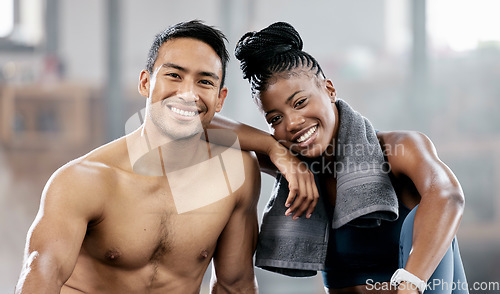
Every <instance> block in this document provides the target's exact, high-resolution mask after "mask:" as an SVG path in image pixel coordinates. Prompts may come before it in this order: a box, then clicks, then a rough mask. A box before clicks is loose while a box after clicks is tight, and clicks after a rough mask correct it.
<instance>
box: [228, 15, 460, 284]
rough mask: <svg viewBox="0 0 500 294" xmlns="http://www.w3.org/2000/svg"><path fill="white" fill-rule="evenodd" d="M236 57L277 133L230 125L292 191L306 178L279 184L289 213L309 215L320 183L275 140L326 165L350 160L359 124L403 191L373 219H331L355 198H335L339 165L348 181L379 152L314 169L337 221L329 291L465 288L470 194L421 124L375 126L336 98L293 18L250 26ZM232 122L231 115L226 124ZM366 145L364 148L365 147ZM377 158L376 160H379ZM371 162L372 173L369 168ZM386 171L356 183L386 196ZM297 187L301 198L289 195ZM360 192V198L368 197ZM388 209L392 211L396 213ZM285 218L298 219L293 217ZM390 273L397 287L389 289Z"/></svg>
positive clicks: (331, 236) (326, 273) (328, 265)
mask: <svg viewBox="0 0 500 294" xmlns="http://www.w3.org/2000/svg"><path fill="white" fill-rule="evenodd" d="M236 57H237V58H238V60H240V62H241V69H242V70H243V75H244V78H246V79H248V80H249V82H250V84H251V88H252V96H253V98H254V99H255V101H256V102H257V104H258V106H259V108H260V109H261V110H262V112H263V113H264V115H265V118H266V120H267V122H268V123H269V125H270V129H271V133H272V136H273V137H274V139H275V140H276V141H273V140H270V136H266V135H263V134H262V132H259V131H257V130H255V129H252V128H250V127H246V126H242V125H233V126H232V128H233V129H234V130H236V132H237V133H238V135H239V138H240V143H241V146H242V148H244V149H250V150H255V151H258V152H262V153H266V154H268V155H269V158H270V159H271V160H272V163H273V164H274V165H273V164H267V165H266V167H267V169H268V171H269V172H270V173H273V172H276V171H277V168H279V169H280V170H282V171H284V173H285V176H286V178H287V179H292V180H293V181H294V183H293V185H292V186H293V188H294V189H296V187H299V186H300V188H297V189H301V191H300V193H298V192H297V191H293V193H292V192H289V191H288V190H287V185H277V186H276V189H275V190H277V191H278V192H277V193H275V194H280V193H281V192H280V191H282V193H281V194H287V195H288V199H287V202H286V203H287V205H286V206H287V207H288V206H290V204H291V207H289V208H288V209H287V210H286V215H290V214H291V213H294V219H298V218H299V217H300V216H301V215H302V214H303V213H304V212H305V213H306V219H304V218H299V221H302V222H307V221H310V220H308V219H307V218H310V217H311V212H312V209H311V208H310V207H313V206H315V204H316V201H317V199H315V197H314V195H317V194H318V192H317V191H316V190H314V189H315V187H314V185H312V186H311V185H308V184H307V180H303V179H304V178H306V179H307V175H305V176H304V173H303V171H301V172H302V174H301V175H300V174H299V176H297V177H294V176H293V175H292V174H294V173H293V172H292V169H293V168H295V170H299V169H297V167H296V166H294V163H293V160H295V159H291V158H290V157H289V155H287V154H284V153H282V150H281V149H280V147H279V146H277V145H279V144H277V143H276V142H279V143H281V144H282V145H284V146H285V147H287V148H288V149H290V150H291V151H292V152H294V153H296V155H298V156H299V157H300V158H301V159H303V160H305V161H307V162H308V166H309V167H310V168H311V167H312V166H313V165H314V163H318V162H319V163H320V164H321V166H322V167H323V168H324V167H325V166H327V165H328V166H331V165H329V164H335V163H340V162H341V161H342V160H343V161H344V162H343V163H345V161H346V156H345V153H349V152H346V151H345V147H346V146H347V147H349V146H350V147H351V148H352V147H353V146H358V145H356V144H357V142H358V141H352V142H351V141H349V140H350V138H353V137H356V136H358V135H357V134H358V133H360V132H361V133H362V134H361V135H362V136H360V138H361V141H362V142H363V143H362V144H365V143H366V142H368V144H369V143H370V140H371V142H372V144H373V138H375V141H376V140H377V139H378V141H380V144H378V143H375V144H377V148H376V149H379V150H380V152H382V154H383V156H382V157H381V158H382V161H384V157H385V160H386V163H388V166H389V167H390V170H385V171H386V174H387V175H388V177H389V179H390V181H391V183H392V186H393V187H394V190H395V192H396V195H397V196H396V197H397V199H396V202H395V203H394V201H393V202H392V204H388V205H387V206H386V208H387V209H382V211H370V213H375V214H376V213H378V212H381V213H382V214H386V216H385V217H382V218H380V219H375V220H376V222H375V223H376V225H366V224H367V223H363V222H364V221H366V220H369V221H372V220H374V219H373V218H370V217H371V216H369V217H368V218H364V217H366V216H367V215H370V213H368V214H367V215H363V213H362V212H361V213H357V215H360V216H361V217H357V218H352V217H351V218H349V217H347V221H344V222H343V221H342V219H343V218H340V219H337V220H336V219H335V216H336V214H337V213H339V214H342V211H341V212H337V211H336V209H337V208H338V207H343V206H342V205H348V206H349V205H351V202H353V201H354V200H352V199H351V198H349V197H351V196H349V195H351V194H350V193H347V198H345V199H343V200H342V201H339V199H337V195H338V194H339V193H340V192H341V191H340V189H344V188H345V186H339V185H338V183H337V181H341V177H344V174H342V173H343V172H344V173H345V176H346V177H344V178H342V179H344V181H345V179H346V178H347V177H348V176H349V173H351V172H353V171H354V173H356V172H358V174H359V170H358V169H357V167H359V166H361V164H362V163H363V160H365V158H370V162H371V160H372V159H373V157H366V156H371V153H372V150H371V149H370V152H366V150H364V154H365V155H362V157H361V158H358V161H357V162H358V165H354V167H353V168H345V167H346V166H348V165H342V170H340V169H339V168H338V166H335V168H334V171H333V172H330V171H331V169H330V170H329V171H327V172H325V170H324V169H323V170H322V171H319V172H316V173H315V179H316V184H317V185H318V188H319V190H320V192H319V194H320V198H323V199H327V200H328V201H327V205H326V206H327V207H326V209H325V211H326V212H327V213H330V214H329V215H331V210H333V211H334V212H333V218H334V219H333V221H332V223H333V228H332V229H330V231H329V232H328V234H327V235H326V236H328V238H327V239H328V249H327V250H328V252H327V253H326V261H325V265H324V270H323V280H324V284H325V289H326V291H327V293H375V292H376V293H396V292H397V293H419V292H420V293H421V292H422V291H423V289H424V287H425V284H426V283H428V282H430V284H429V287H427V289H426V293H431V292H433V293H468V291H467V290H466V289H461V288H464V287H461V285H464V283H465V274H464V271H463V266H462V263H461V259H460V253H459V252H458V246H457V244H456V241H455V239H454V236H455V234H456V231H457V229H458V226H459V223H460V220H461V217H462V213H463V207H464V196H463V192H462V190H461V187H460V184H459V183H458V181H457V179H456V178H455V176H454V175H453V173H452V172H451V170H450V169H449V168H448V167H447V166H446V165H445V164H444V163H442V162H441V161H440V160H439V158H438V156H437V154H436V151H435V149H434V146H433V144H432V142H431V141H430V140H429V139H428V138H427V137H426V136H424V135H422V134H420V133H416V132H378V133H376V134H375V132H373V130H372V128H371V125H370V123H369V122H368V121H366V120H365V121H363V119H360V118H359V117H360V116H359V114H357V113H356V112H354V111H353V110H352V109H350V108H349V106H348V104H347V103H345V102H344V101H342V100H340V99H337V97H336V90H335V88H334V85H333V83H332V82H331V81H330V80H329V79H327V78H326V77H325V76H324V74H323V72H322V70H321V67H320V65H319V64H318V62H317V61H316V60H315V59H314V58H313V57H312V56H311V55H309V54H308V53H306V52H304V51H302V40H301V38H300V36H299V34H298V33H297V31H296V30H295V29H294V28H293V27H292V26H291V25H289V24H287V23H282V22H279V23H274V24H272V25H270V26H269V27H267V28H265V29H263V30H261V31H259V32H250V33H247V34H245V35H244V36H243V37H242V38H241V39H240V41H239V42H238V44H237V47H236ZM350 116H352V121H353V124H359V126H361V127H359V126H352V125H351V122H347V121H346V120H347V119H349V120H351V118H349V117H350ZM219 122H220V121H219ZM354 122H356V123H354ZM228 126H229V125H228V124H227V123H226V125H225V127H228ZM230 127H231V126H230ZM341 137H342V139H341ZM366 138H368V139H366ZM370 138H371V139H370ZM341 140H344V141H345V142H344V141H342V142H340V141H341ZM361 141H359V142H361ZM341 143H342V144H344V145H341ZM360 146H361V148H365V147H366V146H369V145H360ZM379 146H380V148H379ZM342 148H344V149H342ZM398 148H399V149H398ZM342 150H343V152H342ZM395 150H400V151H399V152H395ZM377 152H379V151H378V150H377ZM353 153H354V152H353V150H352V149H351V155H355V154H353ZM363 156H365V157H363ZM347 160H349V158H347ZM377 160H379V162H380V158H379V159H377ZM261 162H263V161H261ZM384 162H385V161H384ZM317 166H318V165H317ZM287 168H288V169H287ZM345 170H347V172H346V171H345ZM366 170H367V171H368V170H370V172H371V171H372V170H373V169H371V168H369V169H366ZM375 170H376V169H375ZM380 171H384V168H383V165H381V168H379V169H378V174H376V175H375V174H374V175H371V176H370V178H369V179H363V180H362V181H366V182H367V184H366V185H365V183H364V182H360V184H361V185H359V186H360V187H361V188H359V187H355V188H353V189H358V188H359V189H365V188H366V187H367V186H370V185H372V184H371V183H369V182H370V181H371V182H375V185H379V187H376V188H373V189H372V190H371V191H382V190H383V191H382V192H380V194H384V195H389V196H388V197H389V198H390V195H391V191H390V189H388V188H387V187H386V186H387V185H385V186H384V181H385V180H384V179H383V175H381V173H380ZM301 177H302V178H301ZM351 178H352V177H351ZM373 179H376V180H373ZM372 180H373V181H372ZM278 181H284V180H283V179H279V180H278ZM356 181H358V182H359V181H360V180H356ZM377 181H378V183H377ZM351 183H352V181H351ZM343 184H344V183H343ZM384 189H385V190H384ZM366 191H368V190H366V189H365V190H364V191H361V192H360V195H368V196H366V197H374V196H373V195H375V198H376V197H377V195H378V194H379V192H375V193H370V192H366ZM295 192H297V193H295ZM295 194H298V195H299V196H300V197H297V199H296V200H295V202H293V197H294V195H295ZM311 195H312V197H311ZM352 195H354V194H352ZM342 197H346V196H342ZM389 198H388V199H389ZM276 199H277V198H276ZM276 199H271V201H272V202H273V203H271V205H274V206H283V205H282V203H283V202H280V201H275V200H276ZM359 200H360V201H361V202H362V201H364V199H362V197H361V199H359ZM356 201H358V200H356ZM370 201H371V200H370ZM341 202H342V203H341ZM388 202H390V201H388ZM320 203H321V201H320ZM328 203H329V204H328ZM318 206H319V205H318ZM394 207H395V211H394ZM306 209H307V212H306ZM316 210H317V208H316ZM360 210H362V209H360ZM391 210H392V211H391ZM282 211H284V210H282ZM268 212H269V211H268ZM392 212H395V214H396V217H394V215H391V213H392ZM316 213H317V212H316V211H315V212H314V213H313V214H312V215H313V216H314V215H315V214H316ZM318 213H319V212H318ZM397 215H399V217H398V216H397ZM395 218H397V220H394V219H395ZM288 220H289V221H290V222H293V221H292V220H290V218H288ZM264 225H265V224H264V223H263V227H262V228H263V229H264ZM329 225H331V224H329ZM280 228H282V226H281V225H280ZM400 232H401V234H400ZM306 233H307V232H306ZM273 244H274V243H273ZM394 244H395V245H394ZM272 246H278V245H276V244H274V245H272ZM279 246H281V245H279ZM280 248H281V247H280ZM270 250H272V248H271V249H270ZM280 250H281V249H280ZM398 251H399V252H398ZM278 254H280V253H279V252H278ZM257 258H258V259H259V252H257ZM278 264H282V263H279V262H278ZM257 265H258V264H257ZM263 267H264V268H266V266H263ZM320 268H323V267H320ZM398 268H401V269H398ZM403 269H404V270H403ZM274 270H275V269H274ZM278 271H280V270H278ZM280 272H282V273H286V272H285V271H280ZM393 273H394V275H393ZM391 276H392V280H391ZM390 281H391V282H392V284H394V285H398V287H397V288H396V287H390V286H389V282H390ZM438 283H439V284H441V286H439V285H438ZM445 283H448V284H447V286H444V285H445ZM452 286H453V287H452ZM452 289H453V291H452Z"/></svg>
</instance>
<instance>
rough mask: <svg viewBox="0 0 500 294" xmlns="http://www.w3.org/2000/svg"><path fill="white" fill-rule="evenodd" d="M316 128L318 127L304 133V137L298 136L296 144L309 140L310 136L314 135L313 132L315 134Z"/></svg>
mask: <svg viewBox="0 0 500 294" xmlns="http://www.w3.org/2000/svg"><path fill="white" fill-rule="evenodd" d="M317 128H318V126H314V127H312V128H311V129H310V130H309V131H307V133H305V134H304V135H302V136H300V138H298V139H297V142H298V143H302V142H304V141H305V140H307V139H309V138H310V137H311V136H312V134H314V132H316V129H317Z"/></svg>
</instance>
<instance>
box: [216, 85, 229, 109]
mask: <svg viewBox="0 0 500 294" xmlns="http://www.w3.org/2000/svg"><path fill="white" fill-rule="evenodd" d="M226 97H227V88H226V87H223V88H222V89H220V91H219V97H217V105H216V106H215V111H216V112H220V111H221V110H222V105H224V101H225V100H226Z"/></svg>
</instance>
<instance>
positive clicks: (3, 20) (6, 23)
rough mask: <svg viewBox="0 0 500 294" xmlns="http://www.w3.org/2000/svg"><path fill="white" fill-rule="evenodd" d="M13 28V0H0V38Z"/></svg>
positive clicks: (8, 33)
mask: <svg viewBox="0 0 500 294" xmlns="http://www.w3.org/2000/svg"><path fill="white" fill-rule="evenodd" d="M13 30H14V0H3V1H0V38H5V37H7V36H9V35H10V34H11V33H12V31H13Z"/></svg>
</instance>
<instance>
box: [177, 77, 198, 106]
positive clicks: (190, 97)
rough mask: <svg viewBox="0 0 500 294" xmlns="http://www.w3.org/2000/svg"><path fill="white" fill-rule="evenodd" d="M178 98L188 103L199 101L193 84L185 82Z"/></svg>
mask: <svg viewBox="0 0 500 294" xmlns="http://www.w3.org/2000/svg"><path fill="white" fill-rule="evenodd" d="M177 96H178V97H179V98H181V99H182V100H184V101H186V102H196V101H198V99H199V98H198V96H197V95H196V94H195V92H194V87H193V84H192V83H191V82H188V81H185V82H183V83H182V84H181V85H180V86H179V89H178V92H177Z"/></svg>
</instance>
